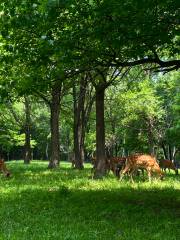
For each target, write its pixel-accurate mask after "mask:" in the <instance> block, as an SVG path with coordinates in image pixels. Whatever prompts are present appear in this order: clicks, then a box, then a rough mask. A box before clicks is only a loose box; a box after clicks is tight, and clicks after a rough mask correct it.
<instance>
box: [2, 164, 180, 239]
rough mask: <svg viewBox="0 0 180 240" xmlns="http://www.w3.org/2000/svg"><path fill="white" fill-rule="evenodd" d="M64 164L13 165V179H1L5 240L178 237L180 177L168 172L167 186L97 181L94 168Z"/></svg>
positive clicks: (137, 181) (157, 182)
mask: <svg viewBox="0 0 180 240" xmlns="http://www.w3.org/2000/svg"><path fill="white" fill-rule="evenodd" d="M61 165H62V168H61V167H60V168H58V169H55V170H49V169H47V167H46V166H47V165H45V164H44V163H42V164H41V162H37V163H36V162H33V163H32V164H30V165H29V166H28V167H27V166H24V165H22V164H21V163H20V164H18V163H11V164H9V167H10V168H11V171H12V177H11V178H10V179H9V180H7V179H6V178H4V177H2V178H0V191H1V195H0V207H1V211H0V221H1V226H0V232H1V234H2V235H3V236H4V239H8V237H7V236H13V237H14V238H12V239H18V240H19V239H26V237H27V236H29V235H31V236H32V239H48V238H47V234H49V235H50V236H56V237H55V239H68V238H67V236H70V235H73V236H77V239H78V236H79V233H81V236H82V237H81V238H80V239H82V240H84V239H88V240H90V239H105V240H109V239H115V240H116V239H117V240H118V239H122V240H127V239H132V236H133V239H135V240H139V239H149V240H151V239H156V238H157V232H158V238H159V239H171V237H172V235H173V234H174V235H173V236H176V235H177V231H178V228H177V227H176V226H177V225H178V223H179V221H178V219H179V217H180V198H179V196H180V186H179V180H180V178H179V176H175V175H173V174H171V173H170V174H169V173H168V174H167V176H166V178H165V180H164V181H160V180H154V181H152V182H151V183H150V182H148V180H147V178H146V180H144V181H143V180H142V179H141V178H136V179H135V182H134V183H131V182H130V181H129V179H128V178H125V179H124V180H123V181H122V182H120V181H119V180H117V179H116V178H115V177H114V176H113V174H110V175H108V176H107V177H106V178H104V179H103V180H93V179H91V178H89V176H90V175H91V168H86V169H85V170H83V171H78V170H74V169H72V168H71V167H70V164H64V163H62V164H61ZM64 165H65V166H66V167H64ZM36 166H37V168H36ZM42 222H43V224H42ZM49 225H51V226H52V227H51V228H49ZM7 226H8V232H7ZM29 226H31V227H29ZM164 226H166V230H165V228H164ZM174 228H175V230H174ZM47 229H48V230H47ZM132 229H133V230H132ZM149 232H151V237H149V238H148V237H147V233H149ZM2 235H0V236H2ZM87 236H88V238H87ZM120 236H121V238H120ZM165 237H167V238H165ZM69 239H76V238H74V237H73V238H71V237H70V238H69ZM172 239H175V238H172Z"/></svg>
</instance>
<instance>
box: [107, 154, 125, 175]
mask: <svg viewBox="0 0 180 240" xmlns="http://www.w3.org/2000/svg"><path fill="white" fill-rule="evenodd" d="M125 163H126V157H111V158H109V167H110V170H111V171H112V172H113V173H114V175H115V176H116V177H118V178H119V173H120V171H121V170H122V169H123V168H124V167H125Z"/></svg>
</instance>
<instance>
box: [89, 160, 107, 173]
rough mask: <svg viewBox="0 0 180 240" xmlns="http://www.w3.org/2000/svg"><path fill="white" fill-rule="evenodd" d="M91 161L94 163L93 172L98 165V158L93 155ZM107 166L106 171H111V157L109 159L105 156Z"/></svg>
mask: <svg viewBox="0 0 180 240" xmlns="http://www.w3.org/2000/svg"><path fill="white" fill-rule="evenodd" d="M91 163H92V165H93V167H92V169H91V173H93V172H94V171H95V169H96V167H97V160H96V157H95V156H93V157H92V158H91ZM105 168H106V173H109V171H110V161H109V159H107V157H105Z"/></svg>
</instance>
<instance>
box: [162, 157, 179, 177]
mask: <svg viewBox="0 0 180 240" xmlns="http://www.w3.org/2000/svg"><path fill="white" fill-rule="evenodd" d="M159 166H160V168H161V170H162V171H164V172H165V171H166V169H167V168H168V169H169V171H170V169H172V170H174V171H175V174H176V175H178V169H177V168H176V167H175V165H174V163H173V162H172V161H170V160H168V159H163V160H160V161H159Z"/></svg>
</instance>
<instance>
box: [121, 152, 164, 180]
mask: <svg viewBox="0 0 180 240" xmlns="http://www.w3.org/2000/svg"><path fill="white" fill-rule="evenodd" d="M138 169H145V170H146V171H147V173H148V178H149V181H150V182H151V177H152V173H156V174H157V175H159V177H160V179H163V176H164V174H163V172H162V171H161V169H160V167H159V165H158V163H157V161H156V158H155V157H153V156H151V155H148V154H134V155H130V156H128V157H127V158H126V165H125V168H124V169H123V170H122V171H121V177H120V181H121V180H122V179H123V177H124V175H125V174H126V173H129V175H130V177H131V181H132V182H134V181H133V173H134V172H136V171H137V170H138Z"/></svg>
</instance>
